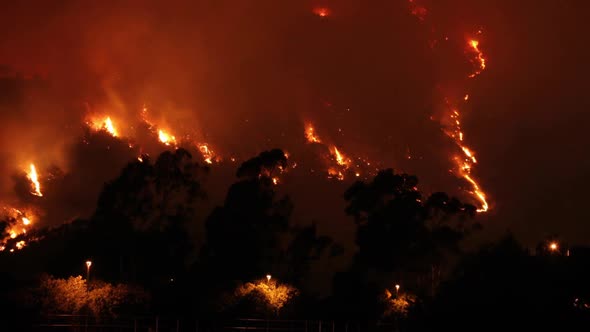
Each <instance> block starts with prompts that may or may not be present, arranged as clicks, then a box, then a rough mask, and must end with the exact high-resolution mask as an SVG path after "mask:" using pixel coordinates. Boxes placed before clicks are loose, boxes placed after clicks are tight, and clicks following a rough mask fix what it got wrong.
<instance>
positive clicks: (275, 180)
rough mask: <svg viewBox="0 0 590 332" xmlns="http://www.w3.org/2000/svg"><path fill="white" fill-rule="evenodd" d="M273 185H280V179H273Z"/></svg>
mask: <svg viewBox="0 0 590 332" xmlns="http://www.w3.org/2000/svg"><path fill="white" fill-rule="evenodd" d="M272 183H273V184H274V185H275V186H276V185H277V184H279V178H277V177H274V178H272Z"/></svg>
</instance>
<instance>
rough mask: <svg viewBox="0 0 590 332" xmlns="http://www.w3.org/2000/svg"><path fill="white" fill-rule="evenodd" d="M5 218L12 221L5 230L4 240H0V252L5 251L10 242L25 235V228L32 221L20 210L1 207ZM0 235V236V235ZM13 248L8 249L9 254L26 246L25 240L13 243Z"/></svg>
mask: <svg viewBox="0 0 590 332" xmlns="http://www.w3.org/2000/svg"><path fill="white" fill-rule="evenodd" d="M2 209H3V210H4V212H5V213H6V216H8V217H9V220H12V222H11V225H10V228H9V230H7V232H6V235H5V236H4V238H0V251H4V250H6V247H7V245H8V243H9V242H10V241H11V240H14V239H17V238H18V237H19V236H24V235H25V234H27V228H28V227H30V226H31V224H32V219H31V216H30V215H26V214H25V213H24V212H22V211H21V210H18V209H15V208H12V207H2ZM0 235H1V234H0ZM14 246H15V247H14V248H12V249H10V250H9V251H10V252H14V249H17V250H20V249H22V248H24V247H25V246H26V242H25V240H20V239H19V241H18V242H16V243H14Z"/></svg>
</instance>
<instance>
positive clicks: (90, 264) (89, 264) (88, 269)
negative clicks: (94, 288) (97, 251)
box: [86, 260, 92, 282]
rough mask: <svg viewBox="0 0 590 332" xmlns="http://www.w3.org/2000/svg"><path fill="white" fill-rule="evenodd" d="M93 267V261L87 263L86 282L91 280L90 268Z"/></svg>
mask: <svg viewBox="0 0 590 332" xmlns="http://www.w3.org/2000/svg"><path fill="white" fill-rule="evenodd" d="M91 266H92V261H90V260H88V261H86V282H88V281H89V280H90V267H91Z"/></svg>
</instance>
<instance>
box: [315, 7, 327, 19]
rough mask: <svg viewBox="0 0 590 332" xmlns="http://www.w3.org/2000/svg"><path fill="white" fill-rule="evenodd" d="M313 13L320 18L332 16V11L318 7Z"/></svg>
mask: <svg viewBox="0 0 590 332" xmlns="http://www.w3.org/2000/svg"><path fill="white" fill-rule="evenodd" d="M313 13H314V14H316V15H317V16H319V17H328V16H330V13H331V12H330V9H329V8H326V7H316V8H314V9H313Z"/></svg>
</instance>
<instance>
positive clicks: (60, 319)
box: [33, 315, 396, 332]
mask: <svg viewBox="0 0 590 332" xmlns="http://www.w3.org/2000/svg"><path fill="white" fill-rule="evenodd" d="M33 330H34V331H39V332H45V331H47V332H62V331H63V332H363V331H364V330H366V329H365V328H363V327H362V326H361V324H359V323H356V322H346V321H333V320H331V321H325V320H272V319H233V320H224V321H206V320H195V319H183V318H173V317H161V316H150V317H145V316H144V317H140V316H133V317H118V318H102V319H95V318H94V317H92V316H85V315H51V316H46V317H45V318H44V320H43V321H42V322H40V323H38V324H35V325H34V329H33ZM378 330H379V331H381V332H392V331H395V330H396V329H395V328H394V326H392V325H380V326H379V328H378Z"/></svg>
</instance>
